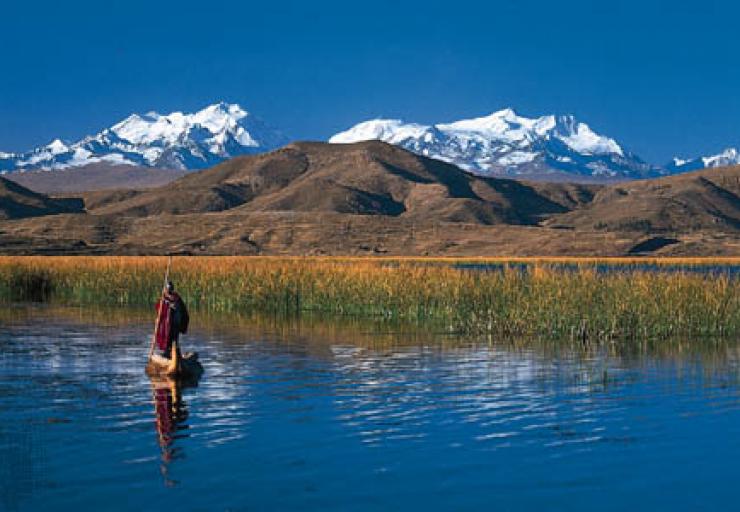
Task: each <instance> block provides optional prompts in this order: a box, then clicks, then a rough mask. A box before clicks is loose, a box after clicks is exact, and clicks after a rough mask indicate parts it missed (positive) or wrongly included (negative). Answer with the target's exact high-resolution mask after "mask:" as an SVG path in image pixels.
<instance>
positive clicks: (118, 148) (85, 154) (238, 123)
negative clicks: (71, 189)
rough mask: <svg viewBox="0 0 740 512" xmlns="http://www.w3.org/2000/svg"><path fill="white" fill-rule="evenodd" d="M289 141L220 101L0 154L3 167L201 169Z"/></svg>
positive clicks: (153, 114)
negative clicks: (76, 138) (67, 140)
mask: <svg viewBox="0 0 740 512" xmlns="http://www.w3.org/2000/svg"><path fill="white" fill-rule="evenodd" d="M288 142H289V140H288V138H287V137H286V136H285V135H284V134H282V133H281V132H280V131H278V130H276V129H274V128H272V127H270V126H268V125H267V124H265V123H264V122H263V121H262V120H260V119H258V118H256V117H255V116H253V115H251V114H249V113H248V112H246V111H245V110H244V109H242V108H241V107H240V106H239V105H235V104H227V103H216V104H214V105H210V106H208V107H206V108H204V109H203V110H200V111H198V112H195V113H194V114H184V113H182V112H173V113H171V114H168V115H161V114H158V113H156V112H149V113H147V114H144V115H138V114H132V115H131V116H129V117H127V118H126V119H124V120H123V121H121V122H119V123H117V124H115V125H113V126H112V127H110V128H106V129H104V130H103V131H101V132H100V133H98V134H96V135H91V136H88V137H85V138H83V139H82V140H80V141H77V142H75V143H72V144H66V143H65V142H62V141H61V140H60V139H56V140H54V141H52V142H51V143H49V144H47V145H46V146H41V147H39V148H36V149H33V150H31V151H28V152H25V153H0V171H3V170H5V171H18V170H33V169H64V168H69V167H80V166H85V165H90V164H95V163H101V162H103V163H107V164H116V165H134V166H144V167H157V168H164V169H183V170H185V169H187V170H192V169H203V168H206V167H211V166H213V165H215V164H217V163H220V162H223V161H224V160H227V159H229V158H232V157H235V156H239V155H250V154H255V153H263V152H266V151H270V150H272V149H275V148H277V147H280V146H283V145H285V144H287V143H288Z"/></svg>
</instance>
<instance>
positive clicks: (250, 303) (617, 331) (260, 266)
mask: <svg viewBox="0 0 740 512" xmlns="http://www.w3.org/2000/svg"><path fill="white" fill-rule="evenodd" d="M429 261H433V262H437V263H449V262H455V261H461V260H447V259H444V260H443V259H433V260H430V259H427V260H422V259H408V258H404V259H362V258H275V257H263V258H245V257H206V258H203V257H201V258H192V257H176V258H175V259H174V263H173V272H172V279H173V280H174V281H175V283H176V285H177V287H178V289H179V290H180V292H181V294H182V295H183V297H184V298H185V299H186V301H187V302H188V304H189V305H190V306H191V307H193V308H194V309H196V310H197V309H204V310H209V311H216V312H230V311H231V312H233V311H239V312H268V313H279V314H296V315H300V314H305V313H322V314H331V315H353V316H373V317H381V318H385V319H388V320H398V321H402V322H415V323H422V322H423V323H432V324H434V325H435V326H438V327H441V328H444V329H445V330H448V331H454V332H462V333H495V334H500V335H511V336H547V337H553V338H568V339H571V340H573V339H575V340H582V342H583V343H593V342H604V341H608V340H619V339H623V340H624V339H632V340H635V339H647V338H653V339H655V338H664V337H673V336H682V337H685V336H704V335H706V336H736V335H738V334H740V280H738V279H733V278H729V277H727V276H723V275H701V274H691V273H682V272H678V273H670V274H663V273H656V272H640V271H634V272H629V273H620V272H617V273H598V272H596V271H595V269H594V267H593V265H594V264H596V263H605V262H604V261H603V260H598V261H597V260H572V259H569V260H567V261H568V262H569V263H572V264H574V265H577V267H576V269H575V270H573V269H569V270H563V269H562V268H560V267H559V266H558V264H560V263H562V262H563V261H564V260H562V259H559V260H516V261H517V262H518V263H526V265H527V267H526V271H522V270H521V268H510V267H507V266H504V267H502V270H501V271H495V272H481V271H475V270H465V269H460V268H457V267H455V266H452V265H447V264H435V265H429V264H426V263H428V262H429ZM465 261H482V260H465ZM486 261H488V262H493V261H499V262H501V263H506V262H507V261H514V260H486ZM637 261H638V262H639V263H645V262H646V261H645V260H642V259H641V260H637ZM674 261H675V260H674ZM647 262H648V263H657V264H663V263H664V262H662V261H661V260H656V261H655V262H651V261H647ZM728 262H729V261H728V260H719V261H714V260H701V261H700V260H695V259H692V260H691V261H687V262H684V263H685V264H696V265H701V264H708V263H711V264H722V263H728ZM731 263H736V262H734V261H733V262H731ZM620 264H623V265H624V264H630V263H629V262H624V261H622V262H621V263H620ZM165 267H166V259H165V258H159V257H146V258H144V257H27V258H10V257H4V258H0V300H4V301H5V302H10V301H23V300H49V301H52V302H56V303H62V304H81V305H86V304H97V305H149V304H152V303H153V302H154V301H155V300H156V297H157V295H158V293H159V290H160V287H161V285H162V273H163V270H164V268H165Z"/></svg>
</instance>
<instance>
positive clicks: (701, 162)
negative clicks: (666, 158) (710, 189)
mask: <svg viewBox="0 0 740 512" xmlns="http://www.w3.org/2000/svg"><path fill="white" fill-rule="evenodd" d="M730 165H740V151H738V150H737V149H736V148H727V149H725V150H724V151H722V152H720V153H717V154H716V155H710V156H702V157H698V158H690V159H683V158H678V157H674V158H673V160H672V161H671V163H669V164H668V165H667V166H666V168H667V169H668V171H669V172H673V173H676V172H688V171H696V170H699V169H711V168H715V167H727V166H730Z"/></svg>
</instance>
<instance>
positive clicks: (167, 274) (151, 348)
mask: <svg viewBox="0 0 740 512" xmlns="http://www.w3.org/2000/svg"><path fill="white" fill-rule="evenodd" d="M171 266H172V256H170V259H169V260H168V261H167V271H166V272H165V273H164V285H163V286H162V293H161V295H160V296H159V308H158V309H157V319H156V320H155V322H154V334H152V342H151V344H150V345H149V355H148V356H147V361H148V360H149V359H151V358H152V354H154V345H155V344H156V343H157V331H159V324H160V322H161V320H162V304H163V301H162V299H164V292H165V290H166V289H167V281H169V279H170V267H171Z"/></svg>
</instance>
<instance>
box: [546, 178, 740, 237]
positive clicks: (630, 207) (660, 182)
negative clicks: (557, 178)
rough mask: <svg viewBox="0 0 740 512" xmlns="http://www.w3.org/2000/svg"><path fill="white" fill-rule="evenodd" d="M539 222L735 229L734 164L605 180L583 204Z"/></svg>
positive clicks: (652, 229) (739, 203)
mask: <svg viewBox="0 0 740 512" xmlns="http://www.w3.org/2000/svg"><path fill="white" fill-rule="evenodd" d="M544 225H546V226H550V227H553V226H561V227H570V228H574V229H579V230H585V229H593V230H605V231H617V232H644V233H688V232H695V231H730V232H739V231H740V166H735V167H726V168H721V169H708V170H703V171H697V172H692V173H687V174H681V175H678V176H671V177H668V178H660V179H655V180H644V181H633V182H629V183H621V184H618V185H611V186H609V187H605V188H603V189H601V190H599V191H598V192H597V193H596V195H595V196H594V198H593V200H592V201H591V202H590V203H588V204H586V205H585V206H583V207H581V208H578V209H575V210H573V211H571V212H569V213H565V214H562V215H558V216H555V217H553V218H551V219H549V220H548V221H547V222H545V224H544Z"/></svg>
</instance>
